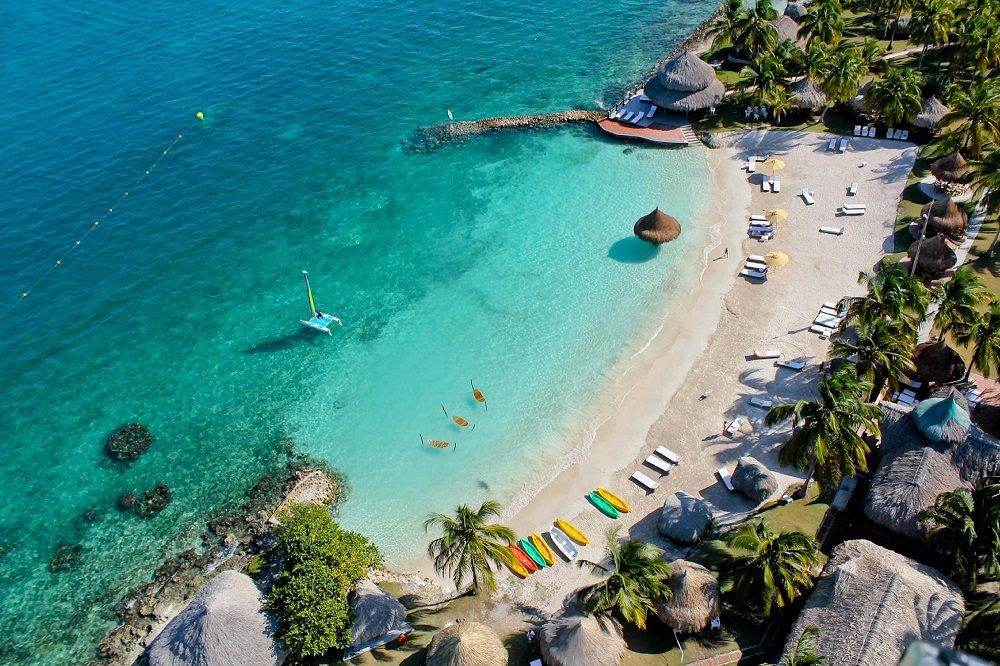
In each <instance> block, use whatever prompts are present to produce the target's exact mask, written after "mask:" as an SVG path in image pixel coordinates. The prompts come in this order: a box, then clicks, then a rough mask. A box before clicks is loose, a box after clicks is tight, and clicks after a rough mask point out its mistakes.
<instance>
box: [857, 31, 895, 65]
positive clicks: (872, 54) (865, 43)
mask: <svg viewBox="0 0 1000 666" xmlns="http://www.w3.org/2000/svg"><path fill="white" fill-rule="evenodd" d="M853 48H855V49H857V50H858V57H859V59H860V60H861V67H862V69H863V71H864V72H866V73H868V74H882V73H883V72H885V71H886V70H887V69H888V68H889V65H888V64H887V62H886V59H885V49H883V48H882V47H881V46H880V45H879V43H878V40H875V39H872V38H871V37H865V38H864V39H863V40H861V42H855V43H854V44H853Z"/></svg>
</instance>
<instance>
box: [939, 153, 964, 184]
mask: <svg viewBox="0 0 1000 666" xmlns="http://www.w3.org/2000/svg"><path fill="white" fill-rule="evenodd" d="M931 173H932V174H934V177H935V178H937V179H938V180H943V181H945V182H948V183H965V182H967V181H968V180H969V176H971V175H972V169H971V168H970V167H969V163H968V162H967V161H966V160H965V158H964V157H962V153H960V152H958V151H957V150H956V151H955V152H953V153H951V154H949V155H945V156H944V157H942V158H940V159H937V160H934V162H932V163H931Z"/></svg>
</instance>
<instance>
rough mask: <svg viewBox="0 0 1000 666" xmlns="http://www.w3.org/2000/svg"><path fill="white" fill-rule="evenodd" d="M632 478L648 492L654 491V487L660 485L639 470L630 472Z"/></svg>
mask: <svg viewBox="0 0 1000 666" xmlns="http://www.w3.org/2000/svg"><path fill="white" fill-rule="evenodd" d="M632 480H633V481H636V482H637V483H638V484H639V485H640V486H642V487H643V488H645V489H646V490H648V491H649V492H655V491H656V489H657V488H659V487H660V484H659V482H658V481H653V480H652V479H651V478H649V477H648V476H646V475H645V474H643V473H642V472H640V471H639V470H636V471H634V472H632Z"/></svg>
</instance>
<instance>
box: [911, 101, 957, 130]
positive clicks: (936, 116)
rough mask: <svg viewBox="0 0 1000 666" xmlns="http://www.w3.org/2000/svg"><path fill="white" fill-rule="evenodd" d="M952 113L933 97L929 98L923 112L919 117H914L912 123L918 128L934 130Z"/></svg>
mask: <svg viewBox="0 0 1000 666" xmlns="http://www.w3.org/2000/svg"><path fill="white" fill-rule="evenodd" d="M950 112H951V109H949V108H948V107H947V106H945V105H944V104H942V103H941V100H939V99H938V98H937V97H934V96H933V95H932V96H930V97H928V98H927V100H926V101H925V102H924V108H923V110H922V111H921V112H920V113H918V114H917V115H915V116H913V118H912V119H911V121H910V122H912V123H913V125H914V126H916V127H922V128H924V129H934V128H935V127H937V126H938V123H940V122H941V119H942V118H944V117H945V116H946V115H948V114H949V113H950Z"/></svg>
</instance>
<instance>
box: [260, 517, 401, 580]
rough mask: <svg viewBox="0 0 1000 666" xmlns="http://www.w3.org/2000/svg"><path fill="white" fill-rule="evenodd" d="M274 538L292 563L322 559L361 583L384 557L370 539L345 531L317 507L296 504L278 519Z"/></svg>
mask: <svg viewBox="0 0 1000 666" xmlns="http://www.w3.org/2000/svg"><path fill="white" fill-rule="evenodd" d="M278 520H279V521H280V523H281V524H280V525H279V526H277V527H275V528H274V535H275V538H276V539H277V541H278V545H279V546H280V547H281V549H282V553H283V554H284V556H285V558H286V559H288V560H289V561H290V562H291V563H292V564H295V563H298V562H305V561H306V560H312V559H321V560H323V561H325V562H326V563H327V564H328V565H330V566H331V567H334V568H336V569H338V570H339V571H341V572H343V573H344V574H345V575H346V576H348V577H350V578H354V579H355V580H361V579H362V578H364V577H365V576H366V575H367V574H368V570H369V569H371V568H372V567H375V566H378V565H380V564H382V555H381V553H379V552H378V549H377V548H376V547H375V545H374V544H372V542H371V541H369V540H368V539H367V538H365V537H364V536H362V535H360V534H356V533H354V532H349V531H347V530H344V529H341V528H340V526H339V525H337V523H336V522H334V520H333V517H332V516H331V515H330V512H329V511H328V510H327V509H326V508H324V507H321V506H316V505H314V504H296V505H293V506H291V507H290V508H289V509H287V510H285V511H283V512H282V513H281V515H280V516H278Z"/></svg>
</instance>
